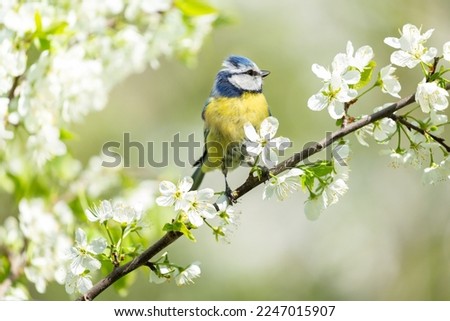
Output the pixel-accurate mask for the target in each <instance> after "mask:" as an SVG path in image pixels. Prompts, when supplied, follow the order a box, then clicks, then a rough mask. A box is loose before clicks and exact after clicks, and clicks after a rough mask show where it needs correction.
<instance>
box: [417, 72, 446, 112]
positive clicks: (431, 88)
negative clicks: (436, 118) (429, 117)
mask: <svg viewBox="0 0 450 321" xmlns="http://www.w3.org/2000/svg"><path fill="white" fill-rule="evenodd" d="M447 97H448V92H447V91H446V90H445V89H444V88H441V87H439V86H438V84H437V83H436V82H426V81H425V79H424V80H422V82H420V83H419V84H418V85H417V91H416V101H417V102H418V104H419V105H420V108H421V109H422V111H423V112H424V113H429V112H430V111H431V110H436V111H441V110H444V109H446V108H447V107H448V98H447Z"/></svg>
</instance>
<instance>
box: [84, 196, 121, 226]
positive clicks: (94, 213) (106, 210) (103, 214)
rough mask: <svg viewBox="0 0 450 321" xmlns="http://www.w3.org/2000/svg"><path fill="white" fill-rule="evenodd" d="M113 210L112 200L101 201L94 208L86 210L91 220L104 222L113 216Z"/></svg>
mask: <svg viewBox="0 0 450 321" xmlns="http://www.w3.org/2000/svg"><path fill="white" fill-rule="evenodd" d="M113 211H114V210H113V206H112V204H111V202H110V201H101V203H100V205H99V206H95V207H94V208H93V209H86V210H85V211H84V212H85V214H86V217H87V219H88V220H89V221H91V222H97V221H98V222H99V223H104V222H105V221H107V220H109V219H111V218H113Z"/></svg>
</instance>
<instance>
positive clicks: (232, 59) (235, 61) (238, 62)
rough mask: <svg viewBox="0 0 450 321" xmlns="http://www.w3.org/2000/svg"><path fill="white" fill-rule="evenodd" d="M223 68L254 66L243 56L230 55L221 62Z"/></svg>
mask: <svg viewBox="0 0 450 321" xmlns="http://www.w3.org/2000/svg"><path fill="white" fill-rule="evenodd" d="M223 66H224V67H229V68H230V67H234V68H236V69H241V68H246V67H247V68H248V67H254V66H256V64H255V63H254V62H253V61H251V60H250V59H248V58H247V57H244V56H236V55H231V56H229V57H228V58H227V59H225V61H224V62H223Z"/></svg>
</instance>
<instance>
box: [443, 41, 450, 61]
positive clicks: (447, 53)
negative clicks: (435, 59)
mask: <svg viewBox="0 0 450 321" xmlns="http://www.w3.org/2000/svg"><path fill="white" fill-rule="evenodd" d="M443 56H444V59H445V60H447V61H450V41H447V42H446V43H444V46H443Z"/></svg>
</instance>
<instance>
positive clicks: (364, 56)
mask: <svg viewBox="0 0 450 321" xmlns="http://www.w3.org/2000/svg"><path fill="white" fill-rule="evenodd" d="M346 52H347V59H348V65H349V66H351V67H355V68H356V69H358V70H359V71H360V72H363V71H364V68H366V67H367V65H368V64H369V63H370V61H371V60H372V59H373V57H374V53H373V49H372V47H370V46H363V47H361V48H359V49H358V50H356V52H354V49H353V44H352V43H351V41H348V42H347V50H346Z"/></svg>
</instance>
